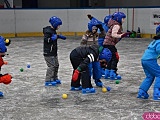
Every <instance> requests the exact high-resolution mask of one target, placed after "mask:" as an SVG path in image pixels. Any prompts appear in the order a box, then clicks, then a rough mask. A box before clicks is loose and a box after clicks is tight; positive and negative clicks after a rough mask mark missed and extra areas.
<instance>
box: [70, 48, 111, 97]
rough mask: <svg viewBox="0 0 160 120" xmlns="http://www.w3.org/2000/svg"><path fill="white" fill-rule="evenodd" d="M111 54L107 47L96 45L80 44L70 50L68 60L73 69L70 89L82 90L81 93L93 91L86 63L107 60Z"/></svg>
mask: <svg viewBox="0 0 160 120" xmlns="http://www.w3.org/2000/svg"><path fill="white" fill-rule="evenodd" d="M111 56H112V54H111V52H110V50H109V49H107V48H103V47H102V46H98V45H90V46H80V47H77V48H75V49H74V50H72V52H71V53H70V61H71V64H72V66H73V69H74V70H73V75H72V80H71V90H72V91H74V90H82V93H83V94H86V93H95V92H96V91H95V89H94V88H93V86H92V84H91V75H90V71H89V67H88V65H89V64H90V63H92V62H95V61H98V60H103V59H104V60H105V61H106V62H108V61H109V60H110V58H111ZM80 80H81V83H80ZM81 84H82V85H81Z"/></svg>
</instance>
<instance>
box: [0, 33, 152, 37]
mask: <svg viewBox="0 0 160 120" xmlns="http://www.w3.org/2000/svg"><path fill="white" fill-rule="evenodd" d="M57 34H62V35H64V36H82V35H83V34H85V32H57ZM0 36H3V37H8V38H10V37H42V36H43V33H42V32H25V33H0ZM154 36H155V34H142V33H141V37H142V38H153V37H154Z"/></svg>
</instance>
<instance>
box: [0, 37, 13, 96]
mask: <svg viewBox="0 0 160 120" xmlns="http://www.w3.org/2000/svg"><path fill="white" fill-rule="evenodd" d="M10 43H11V41H10V40H9V39H5V38H3V37H2V36H0V83H3V84H6V85H7V84H9V83H11V81H12V80H11V79H12V76H11V75H10V74H8V73H6V74H4V75H2V73H1V67H2V66H3V65H4V64H7V62H6V61H4V60H3V57H4V56H5V55H6V52H7V48H6V46H9V45H10ZM3 96H4V94H3V92H0V97H3Z"/></svg>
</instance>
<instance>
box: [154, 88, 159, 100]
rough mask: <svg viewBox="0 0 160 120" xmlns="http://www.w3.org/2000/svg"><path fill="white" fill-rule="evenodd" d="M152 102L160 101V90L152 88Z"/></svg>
mask: <svg viewBox="0 0 160 120" xmlns="http://www.w3.org/2000/svg"><path fill="white" fill-rule="evenodd" d="M153 100H156V101H160V88H154V91H153Z"/></svg>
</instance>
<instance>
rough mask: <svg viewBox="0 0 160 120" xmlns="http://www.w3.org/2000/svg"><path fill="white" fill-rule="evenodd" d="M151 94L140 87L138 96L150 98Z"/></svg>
mask: <svg viewBox="0 0 160 120" xmlns="http://www.w3.org/2000/svg"><path fill="white" fill-rule="evenodd" d="M148 97H149V95H148V93H147V92H146V91H144V90H142V89H139V91H138V96H137V98H140V99H148Z"/></svg>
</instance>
